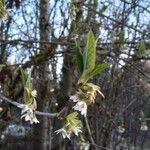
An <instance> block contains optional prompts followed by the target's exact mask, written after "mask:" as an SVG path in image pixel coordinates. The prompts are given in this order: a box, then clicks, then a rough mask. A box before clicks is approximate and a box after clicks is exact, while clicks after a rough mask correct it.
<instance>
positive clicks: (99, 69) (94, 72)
mask: <svg viewBox="0 0 150 150" xmlns="http://www.w3.org/2000/svg"><path fill="white" fill-rule="evenodd" d="M109 66H110V64H108V63H100V64H98V65H96V66H95V68H94V69H93V70H92V72H91V73H90V75H91V77H92V76H95V75H97V74H99V73H101V72H103V71H104V70H105V69H107V68H109Z"/></svg>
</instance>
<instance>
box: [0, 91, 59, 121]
mask: <svg viewBox="0 0 150 150" xmlns="http://www.w3.org/2000/svg"><path fill="white" fill-rule="evenodd" d="M0 99H1V100H3V101H6V102H7V103H10V104H12V105H13V106H16V107H17V108H19V106H20V105H21V104H20V103H18V102H15V101H12V100H11V99H9V98H7V97H5V96H4V95H2V94H0ZM35 114H36V115H39V116H47V117H49V118H55V117H57V116H58V113H48V112H40V111H35Z"/></svg>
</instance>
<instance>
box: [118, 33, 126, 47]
mask: <svg viewBox="0 0 150 150" xmlns="http://www.w3.org/2000/svg"><path fill="white" fill-rule="evenodd" d="M124 43H125V33H124V32H120V34H119V44H120V45H124Z"/></svg>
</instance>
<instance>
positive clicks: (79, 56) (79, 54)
mask: <svg viewBox="0 0 150 150" xmlns="http://www.w3.org/2000/svg"><path fill="white" fill-rule="evenodd" d="M76 63H77V66H78V69H79V71H80V72H81V73H83V54H82V52H81V47H80V45H79V43H78V42H76Z"/></svg>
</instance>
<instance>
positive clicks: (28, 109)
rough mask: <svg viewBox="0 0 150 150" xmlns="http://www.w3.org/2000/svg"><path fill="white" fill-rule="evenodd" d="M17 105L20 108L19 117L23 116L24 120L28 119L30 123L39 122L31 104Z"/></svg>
mask: <svg viewBox="0 0 150 150" xmlns="http://www.w3.org/2000/svg"><path fill="white" fill-rule="evenodd" d="M18 107H19V108H21V109H22V110H21V115H22V116H21V118H25V121H30V124H33V123H35V124H36V123H39V121H38V120H37V118H36V116H35V112H34V110H33V108H32V106H28V105H25V104H21V105H20V106H18Z"/></svg>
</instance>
